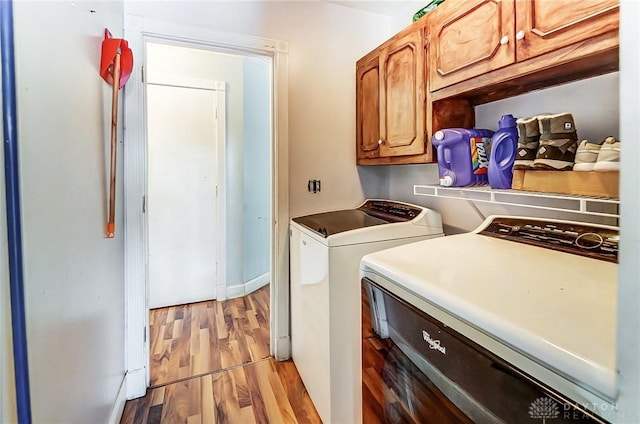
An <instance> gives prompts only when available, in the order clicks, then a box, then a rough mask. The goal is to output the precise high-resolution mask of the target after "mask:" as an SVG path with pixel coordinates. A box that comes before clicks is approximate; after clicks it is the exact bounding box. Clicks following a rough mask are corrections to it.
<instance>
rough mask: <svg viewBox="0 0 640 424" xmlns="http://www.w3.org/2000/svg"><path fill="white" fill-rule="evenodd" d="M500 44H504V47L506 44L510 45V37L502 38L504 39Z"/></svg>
mask: <svg viewBox="0 0 640 424" xmlns="http://www.w3.org/2000/svg"><path fill="white" fill-rule="evenodd" d="M500 44H502V45H503V46H504V45H505V44H509V36H508V35H505V36H504V37H502V38H501V39H500Z"/></svg>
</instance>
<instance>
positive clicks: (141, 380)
mask: <svg viewBox="0 0 640 424" xmlns="http://www.w3.org/2000/svg"><path fill="white" fill-rule="evenodd" d="M148 382H149V381H148V379H147V374H146V370H145V368H138V369H136V370H131V371H129V372H128V373H127V384H126V385H125V387H126V391H125V396H126V398H127V399H136V398H139V397H142V396H144V395H146V394H147V386H148V384H147V383H148Z"/></svg>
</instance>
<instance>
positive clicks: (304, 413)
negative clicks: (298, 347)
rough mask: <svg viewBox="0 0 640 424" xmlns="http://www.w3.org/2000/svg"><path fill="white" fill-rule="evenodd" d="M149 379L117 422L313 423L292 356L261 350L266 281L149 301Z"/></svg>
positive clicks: (265, 341)
mask: <svg viewBox="0 0 640 424" xmlns="http://www.w3.org/2000/svg"><path fill="white" fill-rule="evenodd" d="M150 333H151V340H150V342H151V380H152V387H151V388H149V389H148V390H147V394H146V395H145V396H144V397H142V398H139V399H134V400H131V401H127V403H126V405H125V409H124V412H123V415H122V419H121V420H120V423H121V424H158V423H160V424H173V423H176V424H182V423H184V424H210V423H239V424H244V423H258V424H261V423H303V424H306V423H309V424H316V423H321V420H320V417H319V416H318V413H317V412H316V410H315V407H314V406H313V403H312V402H311V399H310V398H309V395H308V394H307V391H306V389H305V387H304V384H303V383H302V380H301V379H300V375H299V374H298V370H297V369H296V367H295V364H294V363H293V362H292V361H291V360H289V361H284V362H277V361H275V360H274V359H273V358H271V357H270V356H269V286H266V287H263V288H261V289H259V290H257V291H255V292H254V293H252V294H250V295H248V296H245V297H244V298H237V299H230V300H226V301H221V302H217V301H211V302H200V303H195V304H189V305H180V306H175V307H169V308H161V309H155V310H152V311H151V316H150Z"/></svg>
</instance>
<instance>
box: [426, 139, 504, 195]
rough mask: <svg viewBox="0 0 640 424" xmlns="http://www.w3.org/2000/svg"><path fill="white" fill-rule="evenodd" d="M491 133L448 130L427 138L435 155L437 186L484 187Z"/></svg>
mask: <svg viewBox="0 0 640 424" xmlns="http://www.w3.org/2000/svg"><path fill="white" fill-rule="evenodd" d="M492 136H493V131H491V130H483V129H466V128H448V129H443V130H440V131H436V133H435V134H434V135H433V137H432V138H431V142H432V143H433V146H434V147H435V148H436V151H437V154H438V173H439V175H440V185H442V186H445V187H449V186H453V187H463V186H468V185H480V184H486V183H487V181H488V179H487V167H488V166H489V159H490V154H491V137H492Z"/></svg>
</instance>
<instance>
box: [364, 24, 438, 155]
mask: <svg viewBox="0 0 640 424" xmlns="http://www.w3.org/2000/svg"><path fill="white" fill-rule="evenodd" d="M423 37H424V36H423V31H422V28H418V29H413V30H411V31H408V32H403V33H400V34H399V35H397V36H396V37H394V38H392V39H391V40H389V41H388V42H387V43H385V44H383V45H382V46H381V47H379V48H378V49H376V50H375V51H374V52H372V53H370V54H368V55H367V56H365V57H364V58H363V59H361V60H359V61H358V62H357V64H356V142H357V159H358V162H357V163H358V164H360V165H362V164H375V163H380V164H382V163H397V161H396V160H394V159H393V158H397V157H401V158H402V159H400V161H403V162H411V159H406V157H408V156H413V157H415V155H422V154H424V153H425V152H426V145H425V94H426V89H425V79H426V63H425V52H424V39H423ZM372 159H373V160H372ZM424 161H425V159H424V158H422V159H419V160H417V162H424Z"/></svg>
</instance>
